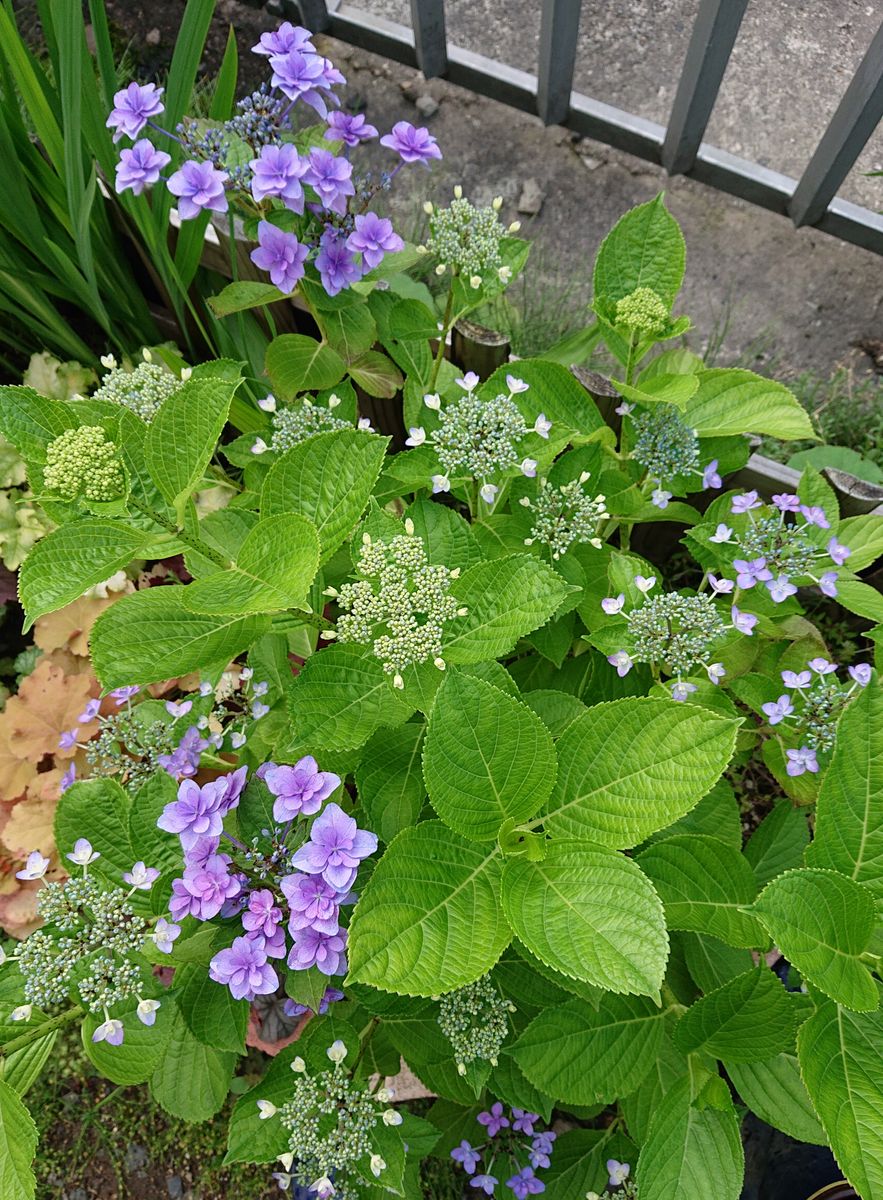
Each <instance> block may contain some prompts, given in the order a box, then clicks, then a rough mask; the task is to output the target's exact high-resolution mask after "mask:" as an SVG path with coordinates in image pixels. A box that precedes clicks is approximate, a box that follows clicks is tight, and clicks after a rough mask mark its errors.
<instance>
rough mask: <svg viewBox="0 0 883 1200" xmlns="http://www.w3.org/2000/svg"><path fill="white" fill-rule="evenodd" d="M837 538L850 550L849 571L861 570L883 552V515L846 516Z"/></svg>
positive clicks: (841, 523) (838, 530)
mask: <svg viewBox="0 0 883 1200" xmlns="http://www.w3.org/2000/svg"><path fill="white" fill-rule="evenodd" d="M840 448H841V447H836V449H840ZM831 449H835V447H831ZM837 540H838V541H839V542H843V544H844V546H848V547H849V549H850V550H851V551H852V553H851V554H850V556H849V558H848V559H847V566H848V567H849V569H850V571H863V570H864V569H865V567H869V566H870V565H871V563H873V562H876V561H877V559H878V558H879V557H880V555H881V554H883V517H880V516H875V515H874V513H865V514H864V515H863V516H860V517H847V518H846V520H845V521H841V522H840V525H839V527H838V529H837Z"/></svg>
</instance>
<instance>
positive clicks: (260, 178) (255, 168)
mask: <svg viewBox="0 0 883 1200" xmlns="http://www.w3.org/2000/svg"><path fill="white" fill-rule="evenodd" d="M249 165H250V166H251V169H252V172H253V175H252V181H251V194H252V195H253V196H254V198H255V200H257V201H259V202H260V201H261V200H265V199H266V198H267V196H278V197H279V199H280V200H284V201H285V207H286V208H290V209H292V211H294V212H296V213H302V212H303V211H304V189H303V188H302V187H301V182H300V181H301V177H302V176H303V175H304V174H305V173H306V170H307V168H308V167H309V165H310V164H309V160H308V159H306V158H301V156H300V155H299V154H298V152H297V147H296V146H295V145H293V144H292V143H291V142H283V143H282V145H281V146H274V145H272V144H269V145H267V146H262V147H261V152H260V154H259V155H258V157H257V158H254V159H252V161H251V163H250V164H249Z"/></svg>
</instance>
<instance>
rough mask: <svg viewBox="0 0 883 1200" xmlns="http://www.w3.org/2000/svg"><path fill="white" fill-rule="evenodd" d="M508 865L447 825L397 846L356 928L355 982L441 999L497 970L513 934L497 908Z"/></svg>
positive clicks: (352, 941) (374, 881) (372, 885)
mask: <svg viewBox="0 0 883 1200" xmlns="http://www.w3.org/2000/svg"><path fill="white" fill-rule="evenodd" d="M501 871H502V859H501V857H500V854H499V851H498V850H497V849H496V847H491V848H488V847H485V846H477V845H476V844H475V842H470V841H467V840H466V839H465V838H462V837H460V836H459V835H458V834H456V833H452V832H451V831H450V830H449V829H448V828H446V826H444V825H443V824H442V823H441V821H424V822H423V823H422V824H421V825H417V826H415V827H414V828H412V829H405V830H403V832H402V833H400V834H399V835H398V837H397V838H395V839H394V841H393V842H392V844H391V845H390V847H389V849H388V850H387V851H386V853H385V854H384V856H383V858H382V859H381V860H380V862H379V863H378V864H377V866H376V867H375V869H374V874H373V875H372V876H371V879H370V880H369V881H368V885H367V887H366V888H365V891H364V893H363V894H362V896H361V898H360V900H359V903H358V904H357V905H356V910H355V913H354V914H353V920H352V923H351V924H350V935H349V961H350V979H351V980H352V981H353V982H357V983H368V984H371V985H372V986H374V987H379V988H383V989H385V990H386V991H391V992H399V993H401V994H403V995H406V996H435V995H438V994H439V993H442V992H450V991H453V990H454V989H455V988H458V987H462V986H463V985H464V984H466V983H471V982H473V981H474V980H475V979H478V978H479V977H480V976H481V975H484V974H485V973H486V972H487V971H489V970H490V969H491V967H492V966H493V965H494V963H495V962H496V961H497V959H498V958H499V957H500V955H501V954H502V952H503V950H504V949H505V947H506V945H507V944H508V942H509V939H510V937H511V934H510V932H509V928H508V926H507V925H506V921H505V919H504V917H503V913H502V910H501V908H500V902H499V898H498V897H499V890H500V875H501Z"/></svg>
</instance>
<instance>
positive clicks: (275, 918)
mask: <svg viewBox="0 0 883 1200" xmlns="http://www.w3.org/2000/svg"><path fill="white" fill-rule="evenodd" d="M281 923H282V909H281V908H279V907H278V906H277V904H276V897H275V896H274V895H273V893H272V892H271V891H270V889H269V888H259V889H258V890H257V891H255V892H252V893H251V894H250V895H249V897H248V907H247V908H246V910H245V912H244V913H243V914H242V928H243V929H244V930H245V931H246V932H247V933H261V934H263V936H264V937H266V938H272V937H273V935H274V934H275V932H276V928H277V926H278V925H280V924H281Z"/></svg>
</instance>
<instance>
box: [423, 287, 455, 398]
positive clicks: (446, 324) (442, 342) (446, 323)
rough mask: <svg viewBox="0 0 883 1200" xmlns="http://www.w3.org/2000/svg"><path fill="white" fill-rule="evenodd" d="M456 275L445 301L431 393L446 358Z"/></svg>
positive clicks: (430, 386) (431, 379)
mask: <svg viewBox="0 0 883 1200" xmlns="http://www.w3.org/2000/svg"><path fill="white" fill-rule="evenodd" d="M455 279H456V276H455V275H453V274H452V275H451V282H450V285H449V287H448V298H447V300H446V301H445V315H444V316H443V317H442V327H441V331H440V333H439V335H438V350H436V352H435V362H434V363H433V364H432V375H430V377H429V391H430V392H432V391H434V390H435V385H436V383H437V381H438V373H439V371H440V370H441V365H442V359H443V358H444V356H445V346H446V344H447V337H448V334H449V333H450V331H451V323H452V322H451V313H452V312H453V308H454V280H455Z"/></svg>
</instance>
